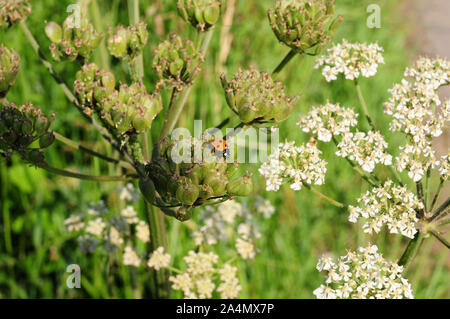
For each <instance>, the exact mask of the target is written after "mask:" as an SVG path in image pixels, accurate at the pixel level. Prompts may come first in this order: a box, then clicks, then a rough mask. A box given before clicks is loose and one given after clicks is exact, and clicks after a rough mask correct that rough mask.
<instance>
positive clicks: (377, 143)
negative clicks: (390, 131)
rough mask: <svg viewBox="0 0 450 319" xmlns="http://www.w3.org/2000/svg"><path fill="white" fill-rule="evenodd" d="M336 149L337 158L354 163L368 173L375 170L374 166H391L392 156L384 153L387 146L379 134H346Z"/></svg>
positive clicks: (370, 132)
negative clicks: (346, 159)
mask: <svg viewBox="0 0 450 319" xmlns="http://www.w3.org/2000/svg"><path fill="white" fill-rule="evenodd" d="M337 147H338V151H337V152H336V155H337V156H340V157H344V158H348V159H349V160H352V161H356V162H357V163H358V165H359V166H361V167H362V169H363V170H365V171H366V172H369V173H370V172H372V171H373V170H374V169H375V165H376V164H383V165H392V155H390V154H388V153H386V151H385V150H386V148H387V147H388V144H387V142H386V141H385V140H384V137H383V135H381V133H380V132H373V131H369V132H368V133H364V132H356V133H346V134H344V135H343V136H342V140H341V141H340V142H339V144H338V146H337Z"/></svg>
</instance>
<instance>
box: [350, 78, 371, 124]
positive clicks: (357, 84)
mask: <svg viewBox="0 0 450 319" xmlns="http://www.w3.org/2000/svg"><path fill="white" fill-rule="evenodd" d="M355 86H356V92H357V93H358V99H359V102H360V103H361V106H362V108H363V112H364V115H365V116H366V119H367V122H369V125H370V126H371V127H372V129H373V130H374V131H376V128H375V125H374V124H373V121H372V118H371V117H370V115H369V111H368V109H367V104H366V101H365V100H364V96H363V94H362V92H361V87H360V86H359V83H358V81H357V80H355Z"/></svg>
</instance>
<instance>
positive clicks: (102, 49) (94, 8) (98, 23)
mask: <svg viewBox="0 0 450 319" xmlns="http://www.w3.org/2000/svg"><path fill="white" fill-rule="evenodd" d="M91 14H92V21H93V23H94V26H95V29H96V30H97V31H98V32H103V31H104V27H103V19H102V17H101V14H100V9H99V7H98V0H92V1H91ZM98 48H99V57H100V66H101V68H102V69H105V70H109V69H110V65H109V54H108V49H107V48H106V45H105V42H104V41H103V40H102V42H101V43H100V45H99V47H98Z"/></svg>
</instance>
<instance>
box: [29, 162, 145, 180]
mask: <svg viewBox="0 0 450 319" xmlns="http://www.w3.org/2000/svg"><path fill="white" fill-rule="evenodd" d="M36 166H37V167H40V168H42V169H45V170H46V171H49V172H51V173H54V174H58V175H62V176H66V177H72V178H78V179H83V180H89V181H97V182H117V181H127V180H130V179H133V178H137V176H136V175H126V176H93V175H85V174H80V173H75V172H70V171H66V170H63V169H59V168H56V167H53V166H50V165H48V164H39V165H36Z"/></svg>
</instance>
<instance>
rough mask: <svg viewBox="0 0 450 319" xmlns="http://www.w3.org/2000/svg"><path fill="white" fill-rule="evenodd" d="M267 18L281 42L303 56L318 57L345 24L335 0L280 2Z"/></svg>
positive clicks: (291, 0)
mask: <svg viewBox="0 0 450 319" xmlns="http://www.w3.org/2000/svg"><path fill="white" fill-rule="evenodd" d="M268 16H269V22H270V26H271V27H272V30H273V32H274V33H275V35H276V37H277V38H278V40H279V41H280V42H282V43H284V44H285V45H287V46H288V47H290V48H291V49H293V50H295V52H297V53H300V54H302V53H305V52H308V53H310V54H317V53H319V52H320V50H321V48H322V47H324V46H325V45H326V44H327V43H328V42H329V40H330V38H331V35H332V34H333V33H334V31H335V30H336V29H337V27H338V26H339V25H340V23H341V22H342V20H343V16H341V15H340V16H337V17H336V18H334V0H277V2H276V4H275V8H271V9H269V11H268Z"/></svg>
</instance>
